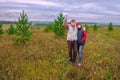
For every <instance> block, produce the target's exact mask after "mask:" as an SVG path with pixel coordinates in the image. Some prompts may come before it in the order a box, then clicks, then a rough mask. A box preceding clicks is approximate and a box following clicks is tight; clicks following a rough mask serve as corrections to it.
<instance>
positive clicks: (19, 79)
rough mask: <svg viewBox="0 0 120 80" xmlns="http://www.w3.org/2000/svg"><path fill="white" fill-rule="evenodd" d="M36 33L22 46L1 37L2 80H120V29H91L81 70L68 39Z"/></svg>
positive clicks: (8, 37) (38, 29) (0, 69)
mask: <svg viewBox="0 0 120 80" xmlns="http://www.w3.org/2000/svg"><path fill="white" fill-rule="evenodd" d="M5 26H6V25H5ZM32 32H33V36H32V38H31V40H30V41H29V42H28V43H26V44H25V45H19V46H16V45H13V41H12V40H11V39H12V37H13V36H14V35H8V34H6V33H4V34H3V35H2V36H0V80H120V28H114V30H113V31H108V30H107V28H104V27H102V28H99V29H98V30H96V31H94V30H93V29H92V28H89V31H88V32H87V34H88V38H87V41H86V44H85V46H84V51H83V63H82V66H81V67H80V68H79V67H77V63H70V62H69V61H68V48H67V42H66V36H64V37H63V38H59V39H58V38H55V37H54V34H53V33H52V32H44V28H37V27H35V28H33V29H32Z"/></svg>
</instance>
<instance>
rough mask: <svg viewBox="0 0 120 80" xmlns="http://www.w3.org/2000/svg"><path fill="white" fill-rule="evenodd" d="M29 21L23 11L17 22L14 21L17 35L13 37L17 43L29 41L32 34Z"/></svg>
mask: <svg viewBox="0 0 120 80" xmlns="http://www.w3.org/2000/svg"><path fill="white" fill-rule="evenodd" d="M30 29H31V23H29V21H28V17H27V14H26V13H25V12H24V11H23V12H22V13H21V14H20V17H19V19H18V22H17V23H16V35H17V37H16V38H14V40H15V42H16V43H17V44H21V43H25V42H26V41H29V40H30V38H31V35H32V32H31V31H30Z"/></svg>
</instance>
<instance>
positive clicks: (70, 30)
mask: <svg viewBox="0 0 120 80" xmlns="http://www.w3.org/2000/svg"><path fill="white" fill-rule="evenodd" d="M63 25H64V27H65V28H66V29H67V43H68V50H69V61H71V62H73V63H74V62H76V56H77V52H78V67H80V66H81V62H82V50H83V46H84V45H85V41H86V38H87V35H86V29H85V28H84V27H82V25H81V23H80V22H75V20H74V19H72V20H71V21H70V24H67V19H65V21H64V23H63Z"/></svg>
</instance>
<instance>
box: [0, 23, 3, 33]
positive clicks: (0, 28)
mask: <svg viewBox="0 0 120 80" xmlns="http://www.w3.org/2000/svg"><path fill="white" fill-rule="evenodd" d="M2 27H3V26H2V24H0V35H2V34H3V29H2Z"/></svg>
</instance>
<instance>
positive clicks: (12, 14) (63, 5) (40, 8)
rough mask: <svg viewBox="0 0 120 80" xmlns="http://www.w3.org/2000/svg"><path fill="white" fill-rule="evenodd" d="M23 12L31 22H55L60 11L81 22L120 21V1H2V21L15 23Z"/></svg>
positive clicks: (0, 8) (0, 10) (0, 18)
mask: <svg viewBox="0 0 120 80" xmlns="http://www.w3.org/2000/svg"><path fill="white" fill-rule="evenodd" d="M22 10H25V12H26V13H27V15H28V17H29V20H30V21H53V20H54V19H55V18H56V16H57V15H58V13H59V12H60V11H62V12H63V13H64V15H65V14H68V15H69V20H70V19H73V18H74V19H76V20H78V21H81V22H83V21H87V22H119V21H120V0H0V20H7V21H15V20H17V19H18V17H19V14H20V12H22Z"/></svg>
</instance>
